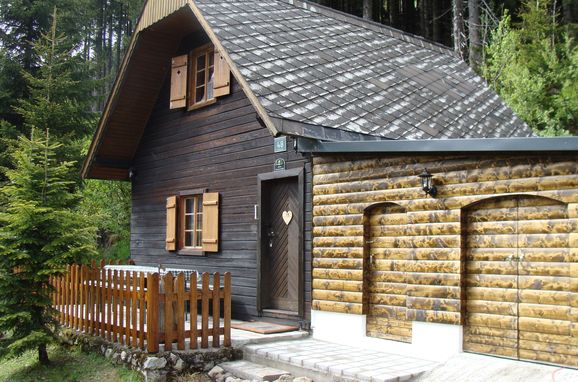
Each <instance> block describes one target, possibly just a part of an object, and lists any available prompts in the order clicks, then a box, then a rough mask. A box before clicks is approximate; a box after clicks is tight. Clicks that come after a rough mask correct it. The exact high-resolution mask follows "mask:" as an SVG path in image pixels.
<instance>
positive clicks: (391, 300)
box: [369, 293, 406, 306]
mask: <svg viewBox="0 0 578 382" xmlns="http://www.w3.org/2000/svg"><path fill="white" fill-rule="evenodd" d="M405 300H406V295H405V293H404V294H378V293H372V294H371V296H370V297H369V302H370V303H372V304H377V305H395V306H405Z"/></svg>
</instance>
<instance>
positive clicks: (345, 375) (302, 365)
mask: <svg viewBox="0 0 578 382" xmlns="http://www.w3.org/2000/svg"><path fill="white" fill-rule="evenodd" d="M243 358H244V359H245V360H246V361H250V362H253V363H257V364H261V365H267V366H269V367H273V368H279V369H283V370H287V371H288V372H290V373H291V374H292V375H294V376H297V377H307V378H310V379H312V380H313V381H315V382H348V381H364V382H404V381H409V380H411V379H412V378H415V377H416V376H418V375H420V374H421V373H423V372H425V371H427V370H430V369H432V368H434V367H435V366H436V363H434V362H431V361H426V360H421V359H417V358H413V357H407V356H400V355H396V354H390V353H385V352H375V351H370V350H366V349H362V348H356V347H353V346H345V345H338V344H333V343H329V342H324V341H319V340H315V339H304V340H294V341H285V342H277V343H270V344H260V345H259V344H257V345H248V346H245V347H244V348H243Z"/></svg>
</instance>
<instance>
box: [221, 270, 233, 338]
mask: <svg viewBox="0 0 578 382" xmlns="http://www.w3.org/2000/svg"><path fill="white" fill-rule="evenodd" d="M223 321H224V326H225V328H224V332H225V333H224V341H223V342H224V344H223V345H225V346H231V273H229V272H226V273H225V290H224V293H223Z"/></svg>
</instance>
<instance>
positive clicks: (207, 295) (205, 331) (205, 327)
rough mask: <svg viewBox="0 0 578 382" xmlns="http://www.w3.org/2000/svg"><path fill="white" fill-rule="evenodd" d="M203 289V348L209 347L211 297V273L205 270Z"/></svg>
mask: <svg viewBox="0 0 578 382" xmlns="http://www.w3.org/2000/svg"><path fill="white" fill-rule="evenodd" d="M202 280H203V290H202V292H201V293H202V295H201V297H202V299H201V348H203V349H206V348H208V347H209V298H210V297H211V291H210V290H209V274H208V273H207V272H203V276H202Z"/></svg>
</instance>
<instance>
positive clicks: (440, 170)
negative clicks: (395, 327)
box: [312, 153, 578, 336]
mask: <svg viewBox="0 0 578 382" xmlns="http://www.w3.org/2000/svg"><path fill="white" fill-rule="evenodd" d="M577 162H578V156H577V155H576V154H560V155H548V154H547V153H546V154H535V153H524V154H500V155H496V154H490V155H479V156H473V155H466V154H464V155H455V154H454V155H430V156H409V155H405V156H401V155H400V156H379V157H363V156H357V157H355V156H323V157H316V158H314V166H313V174H314V177H313V225H314V227H313V235H314V238H313V272H312V277H313V280H312V286H313V292H312V293H313V295H312V297H313V303H312V307H313V309H315V310H323V311H331V312H341V313H352V314H362V313H363V314H366V313H368V308H371V306H370V305H371V304H370V302H371V301H370V297H371V295H372V291H373V293H374V294H375V293H376V291H377V293H384V294H386V295H389V296H390V298H389V301H392V298H391V295H395V294H401V295H402V296H403V297H399V296H398V297H399V298H398V299H397V300H396V301H402V302H403V304H404V305H405V308H406V310H405V311H406V317H407V319H408V320H410V321H428V322H439V323H449V324H462V323H463V316H464V315H463V309H464V308H465V307H464V304H463V303H462V301H463V300H464V298H465V277H463V275H464V274H465V272H466V269H465V256H464V252H465V250H464V249H463V247H464V246H465V243H464V241H465V239H463V236H462V222H461V219H462V211H464V210H465V209H464V208H465V207H468V206H470V205H471V204H472V203H475V202H477V201H480V200H483V199H488V198H492V197H496V196H500V195H539V196H543V197H547V198H553V199H555V200H559V201H561V202H564V203H567V204H568V216H569V218H572V219H574V218H577V217H578V175H577V174H576V173H577ZM424 168H427V169H428V170H429V171H430V172H431V173H432V174H433V175H434V182H435V185H436V186H437V188H438V194H437V196H436V197H435V198H434V197H431V196H426V195H425V193H424V192H423V191H422V189H421V187H420V180H419V178H418V177H417V175H418V174H419V173H421V172H422V171H423V169H424ZM384 202H390V203H395V204H396V205H399V206H401V207H402V208H403V209H405V210H406V211H407V212H406V213H405V214H396V215H395V216H392V217H391V218H389V220H388V222H387V224H388V233H387V234H386V235H383V237H381V238H380V239H379V242H380V243H381V244H382V245H381V246H382V247H383V250H381V251H377V252H376V251H375V248H370V247H369V246H368V244H367V243H366V242H367V241H368V240H367V239H364V234H365V235H366V237H367V238H369V237H371V234H370V233H368V232H364V221H365V225H366V226H367V221H368V220H369V219H370V216H371V215H370V211H371V207H372V206H374V205H377V204H380V203H384ZM396 217H397V218H399V221H398V222H397V223H393V222H392V220H393V219H395V218H396ZM373 219H375V218H373ZM536 224H547V221H543V222H536ZM365 231H367V228H365ZM373 241H374V243H372V246H373V247H375V246H379V244H375V239H374V240H373ZM568 241H569V248H571V249H570V256H571V259H569V261H570V262H572V264H571V265H569V267H570V273H571V277H572V281H571V283H570V284H571V289H572V291H573V292H574V293H571V295H572V297H571V299H570V300H571V301H570V306H571V307H572V310H573V312H576V313H578V309H577V308H578V293H576V292H578V264H577V262H578V250H577V249H576V247H577V245H576V244H578V233H576V231H574V232H573V233H570V234H569V235H568ZM364 246H366V247H365V248H364ZM386 248H390V250H387V249H386ZM391 248H395V250H394V251H392V250H391ZM371 251H373V252H375V253H374V254H373V260H372V261H373V266H374V267H375V264H376V263H377V264H378V263H381V264H380V265H379V266H380V267H381V268H382V269H387V270H389V272H387V274H386V275H385V276H386V277H387V279H380V280H378V281H380V282H382V283H383V284H382V285H381V288H377V289H376V287H375V285H373V284H375V282H374V283H373V284H372V281H371V277H370V275H369V274H370V272H369V270H370V269H371V266H370V264H369V263H370V252H371ZM364 269H365V272H364ZM364 278H365V279H366V281H365V282H364ZM369 284H372V286H371V287H370V285H369ZM396 285H397V287H396ZM399 285H404V287H403V290H401V291H400V289H399ZM387 287H390V288H389V289H388V288H387ZM396 288H397V289H396ZM370 289H371V290H370ZM380 291H381V292H380ZM371 298H373V299H374V302H375V299H376V296H375V295H374V296H373V297H371ZM377 299H379V296H378V297H377ZM364 302H365V303H364ZM370 317H371V314H370V315H369V317H368V319H369V318H370ZM576 317H578V314H577V315H575V318H574V322H576V321H577V320H578V319H577V318H576ZM574 328H575V329H574V330H576V333H575V334H576V336H578V330H577V329H578V324H575V325H574ZM369 329H370V328H369V325H368V330H369Z"/></svg>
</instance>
